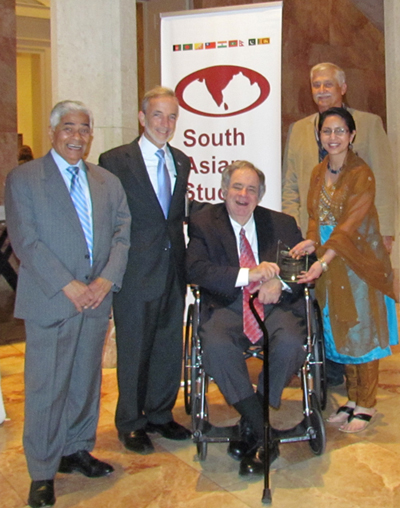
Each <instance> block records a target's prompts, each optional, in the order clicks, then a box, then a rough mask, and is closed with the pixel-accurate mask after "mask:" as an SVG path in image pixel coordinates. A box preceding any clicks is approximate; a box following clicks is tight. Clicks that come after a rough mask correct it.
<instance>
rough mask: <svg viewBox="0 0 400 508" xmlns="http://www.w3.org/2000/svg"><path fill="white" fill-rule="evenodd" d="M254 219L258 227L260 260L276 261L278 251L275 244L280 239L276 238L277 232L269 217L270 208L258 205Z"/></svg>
mask: <svg viewBox="0 0 400 508" xmlns="http://www.w3.org/2000/svg"><path fill="white" fill-rule="evenodd" d="M254 221H255V223H256V229H257V242H258V257H259V261H260V263H261V261H267V260H268V261H270V262H275V259H276V252H274V251H275V247H274V246H275V244H276V242H277V241H278V239H276V238H275V236H276V235H275V232H274V229H273V227H272V222H271V219H270V217H269V213H268V210H266V209H262V208H260V207H256V209H255V210H254Z"/></svg>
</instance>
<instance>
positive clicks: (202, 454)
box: [197, 441, 208, 461]
mask: <svg viewBox="0 0 400 508" xmlns="http://www.w3.org/2000/svg"><path fill="white" fill-rule="evenodd" d="M207 444H208V443H207V441H202V442H201V443H197V456H198V457H199V460H201V461H203V460H206V458H207Z"/></svg>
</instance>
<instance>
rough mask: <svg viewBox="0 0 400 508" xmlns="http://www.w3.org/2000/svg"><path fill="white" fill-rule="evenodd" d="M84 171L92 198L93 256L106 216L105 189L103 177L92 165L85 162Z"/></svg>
mask: <svg viewBox="0 0 400 508" xmlns="http://www.w3.org/2000/svg"><path fill="white" fill-rule="evenodd" d="M86 173H87V179H88V183H89V189H90V198H91V200H92V221H93V257H95V253H96V250H97V248H98V246H99V234H100V231H101V228H102V224H104V222H105V220H106V217H105V215H104V214H105V211H106V210H107V209H108V208H107V207H106V206H105V203H106V202H107V195H106V193H107V191H106V188H105V186H104V179H103V178H102V176H101V175H100V173H98V172H97V171H96V169H95V167H93V166H89V165H87V164H86Z"/></svg>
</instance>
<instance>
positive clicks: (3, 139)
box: [0, 0, 18, 205]
mask: <svg viewBox="0 0 400 508" xmlns="http://www.w3.org/2000/svg"><path fill="white" fill-rule="evenodd" d="M0 91H1V93H0V111H1V114H0V205H2V204H3V199H4V178H5V175H6V174H7V173H8V172H9V171H10V169H12V168H13V167H14V166H15V165H16V164H17V151H18V148H17V93H16V22H15V0H0Z"/></svg>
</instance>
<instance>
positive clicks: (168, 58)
mask: <svg viewBox="0 0 400 508" xmlns="http://www.w3.org/2000/svg"><path fill="white" fill-rule="evenodd" d="M281 34H282V2H270V3H263V4H254V5H245V6H239V7H228V8H219V9H205V10H197V11H183V12H179V13H175V14H171V13H168V14H162V15H161V74H162V84H163V86H167V87H170V88H173V89H174V90H175V91H176V94H177V96H178V99H179V102H180V105H181V107H180V113H179V120H178V124H177V129H176V133H175V136H174V140H173V143H172V144H173V145H174V146H176V147H178V148H180V149H181V150H182V151H183V152H185V153H186V154H187V155H188V156H189V157H190V158H191V160H192V170H191V174H190V178H189V197H191V198H194V199H197V200H198V201H221V195H220V192H219V188H220V180H221V177H220V173H221V172H222V170H223V169H224V168H225V167H226V166H227V165H228V164H231V163H232V162H233V161H235V160H239V159H245V160H249V161H250V162H252V163H253V164H255V165H256V166H257V167H258V168H260V169H261V170H262V171H263V172H264V173H265V175H266V181H267V192H266V195H265V197H264V199H263V204H264V205H265V206H268V207H269V208H273V209H275V210H280V209H281Z"/></svg>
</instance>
